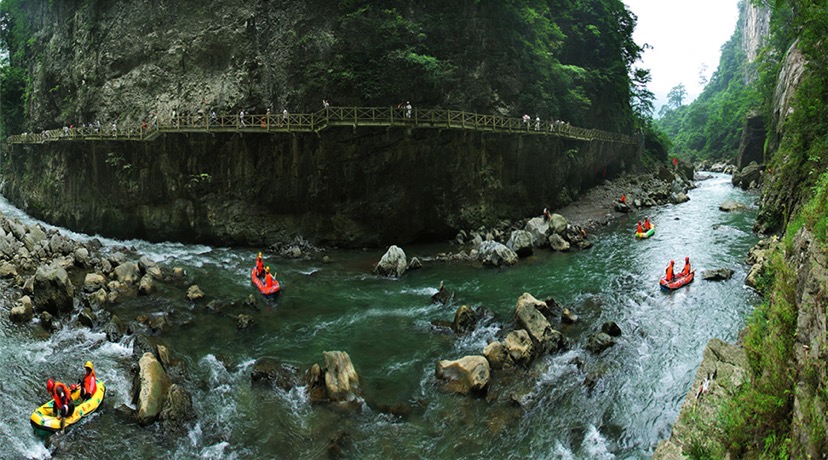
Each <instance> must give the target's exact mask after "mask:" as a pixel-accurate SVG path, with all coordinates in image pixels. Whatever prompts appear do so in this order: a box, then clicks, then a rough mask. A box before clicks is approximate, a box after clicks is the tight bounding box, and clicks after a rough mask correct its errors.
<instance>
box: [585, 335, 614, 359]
mask: <svg viewBox="0 0 828 460" xmlns="http://www.w3.org/2000/svg"><path fill="white" fill-rule="evenodd" d="M613 345H615V339H614V338H612V337H611V336H610V335H609V334H607V333H606V332H598V333H595V334H592V335H591V336H589V341H588V342H587V346H586V348H587V350H589V351H590V352H592V353H594V354H596V355H598V354H601V352H603V351H604V350H606V349H607V348H609V347H611V346H613Z"/></svg>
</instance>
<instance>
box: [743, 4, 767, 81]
mask: <svg viewBox="0 0 828 460" xmlns="http://www.w3.org/2000/svg"><path fill="white" fill-rule="evenodd" d="M742 8H743V10H742V14H741V19H742V24H741V25H740V27H741V29H742V48H743V50H744V52H745V57H746V58H747V61H748V63H749V64H753V63H755V62H756V59H757V57H759V51H760V50H761V49H762V47H763V46H765V43H766V42H767V39H768V36H769V35H770V17H771V10H770V8H768V7H767V6H765V5H764V4H759V5H757V4H754V2H744V4H743V6H742ZM758 76H759V75H758V73H757V71H756V66H755V65H749V66H746V68H745V82H747V83H751V82H753V81H755V80H756V78H757V77H758Z"/></svg>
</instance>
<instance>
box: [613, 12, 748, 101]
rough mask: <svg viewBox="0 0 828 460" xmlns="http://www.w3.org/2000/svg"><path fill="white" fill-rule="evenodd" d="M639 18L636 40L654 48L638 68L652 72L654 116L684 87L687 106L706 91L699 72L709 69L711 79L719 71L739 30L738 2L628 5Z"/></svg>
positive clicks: (707, 74)
mask: <svg viewBox="0 0 828 460" xmlns="http://www.w3.org/2000/svg"><path fill="white" fill-rule="evenodd" d="M623 1H624V4H626V5H627V8H628V9H629V10H630V11H632V12H633V13H634V14H635V15H636V16H638V25H637V26H636V28H635V33H634V34H633V38H634V39H635V42H636V43H637V44H638V45H643V44H644V43H647V44H649V45H650V46H652V47H653V49H647V50H645V51H644V54H643V58H642V62H639V63H636V64H635V65H636V66H637V67H642V68H645V69H650V71H651V75H652V76H653V81H652V82H651V83H650V86H649V88H650V91H652V92H653V93H654V94H655V97H656V101H655V114H656V115H657V114H658V110H659V108H660V107H661V106H662V105H663V104H664V103H665V102H667V93H668V92H669V91H670V89H672V88H673V87H675V86H676V85H678V84H679V83H684V87H685V88H687V96H688V97H687V99H686V100H685V101H684V103H685V104H688V103H690V102H691V101H692V100H693V99H695V98H696V97H697V96H698V95H699V94H700V93H701V91H702V89H703V87H702V85H701V84H700V83H699V72H700V70H701V68H702V65H707V71H706V72H705V76H706V77H707V78H710V76H711V75H712V74H713V72H714V71H715V70H716V67H718V65H719V55H720V54H721V47H722V45H724V44H725V42H727V41H728V40H729V39H730V37H731V35H733V32H734V31H735V30H736V21H738V19H739V10H738V3H739V0H623Z"/></svg>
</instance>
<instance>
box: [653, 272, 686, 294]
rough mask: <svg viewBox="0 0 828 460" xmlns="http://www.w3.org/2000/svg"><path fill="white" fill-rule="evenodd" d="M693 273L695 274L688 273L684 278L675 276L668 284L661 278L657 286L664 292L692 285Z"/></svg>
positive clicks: (665, 279)
mask: <svg viewBox="0 0 828 460" xmlns="http://www.w3.org/2000/svg"><path fill="white" fill-rule="evenodd" d="M694 273H695V272H690V273H688V274H686V275H684V276H681V275H676V277H675V278H673V281H670V282H668V281H667V278H661V281H659V284H660V285H661V289H664V290H665V291H674V290H676V289H678V288H680V287H682V286H684V285H687V284H690V283H692V282H693V278H694V276H695V275H694Z"/></svg>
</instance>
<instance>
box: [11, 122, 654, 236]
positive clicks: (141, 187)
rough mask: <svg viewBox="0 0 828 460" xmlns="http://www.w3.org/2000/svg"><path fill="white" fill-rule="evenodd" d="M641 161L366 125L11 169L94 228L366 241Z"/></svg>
mask: <svg viewBox="0 0 828 460" xmlns="http://www.w3.org/2000/svg"><path fill="white" fill-rule="evenodd" d="M637 162H638V158H637V151H636V146H631V145H626V146H625V145H623V144H613V143H603V142H599V141H593V142H581V141H566V140H561V139H557V138H552V137H547V136H527V135H519V134H487V133H479V132H473V131H461V130H436V129H404V128H388V129H386V128H364V127H360V128H356V129H351V128H329V129H327V130H325V131H323V132H322V133H320V134H301V133H297V134H251V133H244V134H229V133H225V134H200V135H195V134H194V135H179V134H167V135H163V136H162V137H161V138H160V139H157V140H155V141H152V142H113V141H92V142H81V141H75V142H53V143H48V144H33V145H14V146H7V148H6V149H4V150H3V154H2V158H0V168H2V171H3V177H4V182H3V186H2V190H1V191H2V193H3V195H4V196H6V197H7V198H8V199H9V200H10V201H12V202H13V203H17V204H18V205H19V206H21V207H22V208H23V209H25V210H26V211H27V212H29V213H30V214H31V215H33V216H36V217H39V218H42V219H44V220H46V221H48V222H51V223H54V224H58V225H63V226H66V227H68V228H71V229H74V230H79V231H84V232H87V233H92V234H94V233H100V234H103V235H110V236H115V237H121V238H144V239H148V240H153V241H158V240H177V241H189V242H202V243H211V244H226V245H260V244H272V243H274V242H278V241H284V240H286V239H289V238H292V237H293V236H295V235H302V236H304V237H305V238H308V239H310V240H312V241H315V242H319V243H324V244H330V245H339V246H350V247H362V246H365V245H378V244H391V243H396V244H404V243H409V242H412V241H421V240H433V239H441V240H446V239H450V238H451V237H453V236H454V235H455V234H456V232H457V230H458V229H466V230H470V229H476V228H478V227H479V226H481V225H488V226H493V225H494V224H496V223H498V222H499V221H500V220H502V219H510V220H514V219H520V218H524V217H527V216H531V215H537V214H539V213H540V210H542V209H543V208H544V207H550V208H553V209H554V208H557V207H559V206H562V205H564V204H567V203H569V202H570V201H571V200H572V199H573V198H574V197H576V196H577V195H578V194H579V193H580V192H581V191H582V190H584V189H585V188H587V187H589V186H591V185H594V184H596V183H598V182H600V181H602V180H603V177H604V175H605V174H606V175H607V176H608V177H613V176H614V175H616V174H618V173H619V172H620V171H623V170H625V169H627V168H629V167H631V166H634V165H635V164H636V163H637Z"/></svg>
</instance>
